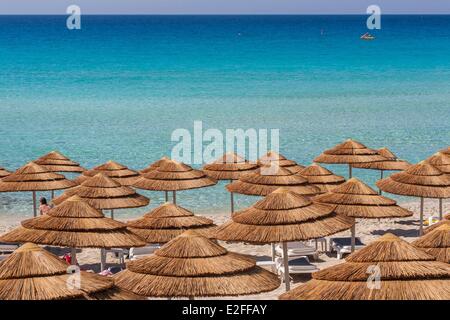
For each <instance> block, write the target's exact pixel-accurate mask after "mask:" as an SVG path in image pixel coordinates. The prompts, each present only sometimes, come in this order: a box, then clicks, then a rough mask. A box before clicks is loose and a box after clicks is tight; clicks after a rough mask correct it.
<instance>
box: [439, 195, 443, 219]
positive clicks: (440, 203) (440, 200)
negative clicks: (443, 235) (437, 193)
mask: <svg viewBox="0 0 450 320" xmlns="http://www.w3.org/2000/svg"><path fill="white" fill-rule="evenodd" d="M443 211H444V210H443V206H442V198H439V220H442V214H443Z"/></svg>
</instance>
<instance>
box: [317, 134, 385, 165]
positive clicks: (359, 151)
mask: <svg viewBox="0 0 450 320" xmlns="http://www.w3.org/2000/svg"><path fill="white" fill-rule="evenodd" d="M383 160H386V159H385V158H384V157H383V156H381V155H379V154H378V151H376V150H372V149H369V148H367V147H366V146H365V145H363V144H362V143H360V142H358V141H355V140H352V139H348V140H346V141H344V142H342V143H340V144H338V145H336V146H335V147H333V148H332V149H329V150H325V151H324V152H323V153H322V154H321V155H319V156H318V157H316V158H315V159H314V162H320V163H348V164H353V163H363V162H374V161H383Z"/></svg>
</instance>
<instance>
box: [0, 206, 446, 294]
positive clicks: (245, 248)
mask: <svg viewBox="0 0 450 320" xmlns="http://www.w3.org/2000/svg"><path fill="white" fill-rule="evenodd" d="M400 205H401V206H402V207H404V208H406V209H408V210H411V211H413V212H414V216H412V217H409V218H402V219H374V220H362V219H359V220H358V221H357V225H356V234H357V236H358V237H360V238H361V240H362V242H363V243H366V244H367V243H370V242H371V241H372V240H374V239H375V238H377V237H379V236H381V235H383V234H385V233H386V232H391V233H393V234H395V235H397V236H399V237H401V238H403V239H405V240H407V241H409V242H411V241H413V240H414V239H416V238H417V236H418V226H419V205H420V204H419V201H416V202H407V203H400ZM449 211H450V202H449V201H446V202H444V214H445V213H448V212H449ZM437 214H438V201H437V200H425V213H424V219H425V220H426V219H428V217H429V216H431V215H434V216H436V215H437ZM205 216H207V217H208V218H211V219H213V220H214V222H215V223H216V224H218V225H220V224H222V223H224V222H225V221H227V220H228V219H229V213H216V214H211V215H205ZM19 224H20V220H19V219H14V218H7V219H5V218H3V219H1V220H0V234H1V233H4V232H6V231H8V230H11V229H13V228H15V227H17V226H18V225H19ZM334 236H350V232H349V231H346V232H342V233H338V234H336V235H334ZM327 240H328V239H327ZM221 245H223V246H224V247H226V248H227V249H229V250H230V251H235V252H239V253H242V254H246V255H249V256H251V257H253V258H255V259H256V260H269V259H270V253H271V248H270V246H269V245H263V246H256V245H250V244H244V243H225V242H221ZM320 249H321V247H320V245H319V250H320ZM99 257H100V250H98V249H83V250H82V252H80V253H79V254H78V255H77V258H78V260H79V263H80V265H81V267H82V269H87V270H88V269H92V270H94V271H97V272H98V270H99V259H100V258H99ZM107 261H108V263H110V264H111V265H113V264H115V263H117V259H115V257H113V256H112V255H109V256H108V260H107ZM343 261H344V260H338V259H337V258H336V253H332V254H330V253H326V252H321V253H320V255H319V257H318V259H317V260H315V261H311V262H312V263H314V264H315V265H317V267H318V268H319V269H323V268H326V267H328V266H332V265H335V264H339V263H341V262H343ZM309 279H310V276H309V275H301V276H293V284H292V287H296V286H298V285H301V284H302V283H304V282H306V281H308V280H309ZM283 292H284V285H282V286H280V287H279V288H278V289H277V290H274V291H272V292H268V293H263V294H258V295H251V296H240V297H230V298H227V299H239V300H242V299H261V300H266V299H269V300H270V299H277V297H278V296H279V295H280V294H282V293H283Z"/></svg>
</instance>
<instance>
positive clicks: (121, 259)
mask: <svg viewBox="0 0 450 320" xmlns="http://www.w3.org/2000/svg"><path fill="white" fill-rule="evenodd" d="M105 253H106V254H107V253H112V254H114V255H115V256H116V258H117V259H119V264H121V265H125V255H127V254H128V250H127V249H121V248H111V249H105Z"/></svg>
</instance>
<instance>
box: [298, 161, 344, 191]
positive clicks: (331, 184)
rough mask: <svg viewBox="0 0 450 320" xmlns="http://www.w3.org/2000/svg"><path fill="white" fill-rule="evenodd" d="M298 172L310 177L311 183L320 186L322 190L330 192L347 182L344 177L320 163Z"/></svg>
mask: <svg viewBox="0 0 450 320" xmlns="http://www.w3.org/2000/svg"><path fill="white" fill-rule="evenodd" d="M298 174H299V175H301V176H302V177H305V178H306V179H308V182H309V183H310V184H312V185H313V186H316V187H318V188H319V189H320V191H322V192H328V191H330V190H331V189H333V188H335V187H336V186H338V185H340V184H342V183H344V182H345V178H344V177H342V176H338V175H336V174H334V173H333V172H331V171H330V170H328V169H325V168H324V167H321V166H319V165H318V164H312V165H310V166H308V167H306V168H305V169H302V170H300V171H299V172H298Z"/></svg>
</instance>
